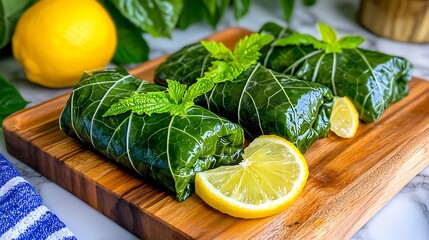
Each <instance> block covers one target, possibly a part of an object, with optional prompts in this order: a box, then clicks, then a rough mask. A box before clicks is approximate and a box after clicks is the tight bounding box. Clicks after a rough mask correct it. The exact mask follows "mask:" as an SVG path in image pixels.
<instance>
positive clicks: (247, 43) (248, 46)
mask: <svg viewBox="0 0 429 240" xmlns="http://www.w3.org/2000/svg"><path fill="white" fill-rule="evenodd" d="M273 40H274V36H272V35H269V34H265V33H254V34H250V35H247V36H245V37H244V38H242V39H240V41H239V42H238V43H237V45H236V47H235V49H234V55H236V56H240V55H254V54H255V53H259V50H260V49H261V48H262V47H264V46H265V45H267V44H269V43H270V42H272V41H273Z"/></svg>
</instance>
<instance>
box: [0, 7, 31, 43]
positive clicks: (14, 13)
mask: <svg viewBox="0 0 429 240" xmlns="http://www.w3.org/2000/svg"><path fill="white" fill-rule="evenodd" d="M34 2H35V0H19V1H17V0H0V48H3V47H4V46H5V45H6V44H8V43H9V42H10V40H11V38H12V35H13V33H14V31H15V27H16V24H17V23H18V20H19V18H20V17H21V15H22V14H23V13H24V11H25V10H26V9H27V8H28V7H29V6H31V5H32V4H33V3H34Z"/></svg>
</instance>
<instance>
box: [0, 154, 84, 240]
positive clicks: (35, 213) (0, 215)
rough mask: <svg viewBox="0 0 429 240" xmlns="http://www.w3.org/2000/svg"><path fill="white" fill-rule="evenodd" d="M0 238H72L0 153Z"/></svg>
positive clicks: (68, 231) (69, 232) (67, 230)
mask: <svg viewBox="0 0 429 240" xmlns="http://www.w3.org/2000/svg"><path fill="white" fill-rule="evenodd" d="M0 239H1V240H3V239H7V240H9V239H76V237H75V236H74V235H73V233H72V232H71V231H70V230H69V229H68V228H67V227H66V226H65V224H64V223H63V222H61V220H60V219H59V218H58V217H57V216H56V215H55V214H53V213H52V212H50V211H49V209H48V208H47V207H46V206H44V205H43V204H42V197H41V196H40V195H39V194H38V193H37V192H36V191H35V190H34V188H33V187H32V186H31V185H30V183H29V182H27V181H26V180H25V179H24V178H22V177H21V175H20V174H19V172H18V171H17V170H16V169H15V168H14V167H13V166H12V165H11V164H10V163H9V161H7V160H6V158H5V157H4V156H3V155H2V154H0Z"/></svg>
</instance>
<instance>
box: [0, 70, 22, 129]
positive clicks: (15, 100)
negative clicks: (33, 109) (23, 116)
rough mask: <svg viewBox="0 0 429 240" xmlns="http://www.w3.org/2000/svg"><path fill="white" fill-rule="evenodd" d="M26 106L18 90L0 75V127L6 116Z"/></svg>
mask: <svg viewBox="0 0 429 240" xmlns="http://www.w3.org/2000/svg"><path fill="white" fill-rule="evenodd" d="M27 104H28V102H27V101H26V100H24V98H22V96H21V94H20V93H19V92H18V90H16V88H15V87H14V86H13V85H12V84H10V83H9V82H8V81H7V80H6V79H5V78H4V77H3V76H1V75H0V127H1V124H2V122H3V120H4V119H5V118H6V117H7V116H9V115H10V114H12V113H14V112H16V111H18V110H21V109H23V108H24V107H25V106H26V105H27Z"/></svg>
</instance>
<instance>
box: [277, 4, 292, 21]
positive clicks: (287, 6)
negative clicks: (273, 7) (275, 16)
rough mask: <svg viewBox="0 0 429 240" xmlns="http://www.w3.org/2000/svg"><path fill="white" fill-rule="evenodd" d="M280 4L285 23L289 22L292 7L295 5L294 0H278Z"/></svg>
mask: <svg viewBox="0 0 429 240" xmlns="http://www.w3.org/2000/svg"><path fill="white" fill-rule="evenodd" d="M280 4H281V6H282V9H283V14H284V17H285V21H286V22H287V23H290V20H291V18H292V13H293V8H294V6H295V0H280Z"/></svg>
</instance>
